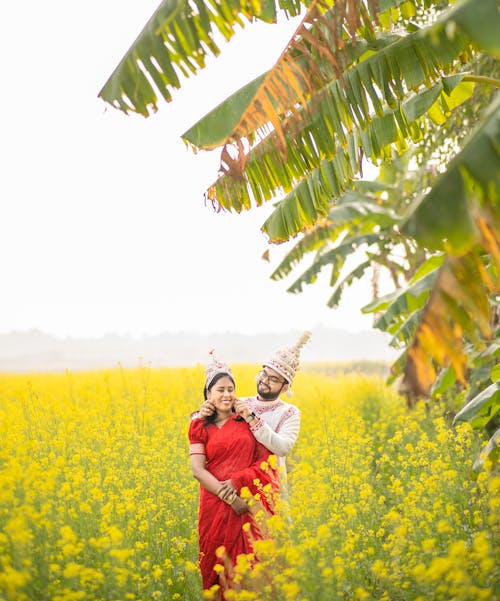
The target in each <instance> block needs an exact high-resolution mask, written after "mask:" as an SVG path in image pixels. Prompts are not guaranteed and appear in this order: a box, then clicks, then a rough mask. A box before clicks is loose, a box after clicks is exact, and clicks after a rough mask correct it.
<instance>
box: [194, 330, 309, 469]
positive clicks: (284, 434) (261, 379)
mask: <svg viewBox="0 0 500 601" xmlns="http://www.w3.org/2000/svg"><path fill="white" fill-rule="evenodd" d="M310 338H311V333H310V332H304V334H302V336H301V337H300V339H299V340H298V342H297V343H296V344H295V345H294V346H292V347H290V348H287V349H283V350H279V351H278V352H277V353H276V354H275V356H274V357H272V358H271V359H269V360H268V361H266V362H264V363H263V365H262V370H261V371H260V372H259V374H258V376H257V378H256V380H257V395H256V396H253V397H247V398H242V399H237V400H236V403H235V406H234V408H235V410H236V413H238V414H239V415H241V417H243V419H244V420H245V421H246V422H247V423H248V425H249V426H250V430H251V432H252V434H253V435H254V436H255V438H256V440H258V441H259V442H260V443H262V444H263V445H264V446H265V447H266V448H268V449H269V450H270V451H271V452H272V453H273V454H274V455H276V456H277V457H278V466H280V467H281V466H283V468H281V470H280V471H281V472H282V478H283V479H284V478H285V474H286V467H285V459H286V456H287V455H288V453H289V452H290V450H291V449H292V447H293V445H294V444H295V441H296V440H297V437H298V435H299V430H300V411H299V409H298V408H297V407H295V405H291V404H290V403H286V402H285V401H283V400H281V399H280V395H281V394H286V393H288V394H290V392H289V390H290V387H291V385H292V382H293V379H294V377H295V374H296V373H297V371H298V369H299V358H300V351H301V349H302V347H303V346H304V344H306V343H307V342H308V341H309V339H310ZM214 410H215V408H214V407H213V405H212V403H210V402H209V401H205V402H204V403H203V405H202V407H201V410H200V412H199V415H200V416H201V417H206V416H208V415H211V414H212V413H213V412H214Z"/></svg>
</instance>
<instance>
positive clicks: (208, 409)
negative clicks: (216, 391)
mask: <svg viewBox="0 0 500 601" xmlns="http://www.w3.org/2000/svg"><path fill="white" fill-rule="evenodd" d="M214 412H215V405H214V404H213V403H212V401H203V405H202V406H201V409H200V417H208V416H209V415H212V414H213V413H214Z"/></svg>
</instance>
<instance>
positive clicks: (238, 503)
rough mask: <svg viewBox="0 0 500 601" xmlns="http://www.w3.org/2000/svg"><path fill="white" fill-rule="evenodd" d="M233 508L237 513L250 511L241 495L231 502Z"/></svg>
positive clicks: (241, 513)
mask: <svg viewBox="0 0 500 601" xmlns="http://www.w3.org/2000/svg"><path fill="white" fill-rule="evenodd" d="M231 508H232V510H233V511H234V513H235V514H236V515H243V514H244V513H246V512H247V511H248V505H247V504H246V503H245V501H244V500H243V499H242V498H241V497H236V499H235V500H234V501H233V502H232V503H231Z"/></svg>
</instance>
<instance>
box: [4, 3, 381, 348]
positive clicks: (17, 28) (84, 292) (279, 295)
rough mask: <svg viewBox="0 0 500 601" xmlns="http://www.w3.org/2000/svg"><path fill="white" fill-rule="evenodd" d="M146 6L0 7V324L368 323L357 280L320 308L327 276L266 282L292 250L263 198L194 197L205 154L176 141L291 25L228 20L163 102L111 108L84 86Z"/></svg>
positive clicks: (125, 39) (85, 330) (213, 160)
mask: <svg viewBox="0 0 500 601" xmlns="http://www.w3.org/2000/svg"><path fill="white" fill-rule="evenodd" d="M157 4H158V2H157V0H154V1H151V0H135V1H131V0H106V1H105V2H103V1H102V0H88V1H87V2H85V3H79V4H78V5H77V4H75V3H73V2H68V1H67V0H64V1H62V0H51V1H50V2H49V3H41V2H39V1H33V0H27V1H25V2H22V3H19V2H4V3H2V5H1V7H0V52H1V56H2V59H1V60H2V66H1V68H2V75H3V77H2V79H3V82H2V89H3V93H2V94H1V95H0V161H1V163H0V164H1V174H0V228H1V229H0V256H1V263H0V264H1V274H2V277H1V281H2V286H1V295H2V298H1V301H0V305H1V311H0V332H10V331H14V330H16V331H19V330H21V331H25V330H30V329H38V330H41V331H44V332H47V333H50V334H52V335H55V336H59V337H68V336H70V337H71V336H78V337H96V336H102V335H104V334H107V333H117V334H123V335H125V334H128V335H132V336H137V337H140V336H143V335H150V334H159V333H162V332H172V333H176V332H182V331H191V332H200V333H203V334H209V333H212V332H214V333H215V332H217V333H221V332H226V331H231V332H237V333H243V334H254V333H263V332H284V331H288V330H290V329H310V328H314V327H317V326H320V325H324V326H327V327H330V328H341V329H344V330H348V331H352V332H356V331H360V330H366V329H370V328H371V324H372V318H371V316H369V315H362V314H361V312H360V307H362V306H363V305H364V304H366V302H368V300H369V298H370V297H369V284H368V281H363V282H361V283H360V284H357V285H356V284H355V285H354V286H352V287H351V288H350V289H349V290H348V291H347V292H346V294H345V296H344V299H343V302H342V303H341V306H340V307H339V308H337V309H335V310H332V309H329V308H328V307H327V306H326V301H327V299H328V298H329V296H330V294H331V292H332V291H331V289H330V288H329V281H328V279H329V274H328V273H326V272H325V273H324V274H322V275H321V276H320V278H319V280H318V281H317V282H316V283H315V284H314V285H312V286H307V287H306V288H305V289H304V292H303V293H302V294H298V295H292V294H289V293H287V292H286V288H287V287H288V286H289V285H290V284H291V283H292V282H293V280H294V278H293V276H292V277H290V278H288V279H286V280H284V281H282V282H274V281H272V280H270V277H269V276H270V274H271V273H272V271H273V268H274V267H275V266H276V265H277V264H278V262H279V260H280V259H281V258H282V257H283V256H284V254H285V253H286V252H287V251H288V250H290V248H291V245H290V244H285V245H281V246H270V245H268V243H267V241H266V238H265V237H264V235H263V234H262V233H261V232H260V226H261V225H262V223H263V222H264V221H265V219H266V218H267V216H268V215H269V214H270V212H271V210H272V206H271V204H270V203H268V205H267V206H263V207H259V208H258V209H253V210H252V211H250V212H246V213H242V214H240V215H237V214H233V213H215V212H214V211H213V210H212V208H211V207H210V206H205V204H204V200H203V193H204V191H205V190H206V188H207V187H208V186H209V185H210V184H211V183H212V181H214V180H215V179H216V176H217V169H218V165H219V154H218V152H217V151H211V152H200V153H197V154H195V153H193V152H192V151H191V150H189V149H187V148H186V146H185V145H184V143H183V142H182V140H181V138H180V136H181V134H182V133H183V132H184V131H186V130H187V129H188V128H189V127H190V126H191V125H193V124H194V123H195V122H196V121H197V120H198V119H199V118H201V117H202V116H203V115H204V114H206V113H207V112H208V111H209V110H211V109H212V108H213V107H214V106H216V105H217V104H218V103H219V102H221V101H222V100H224V99H225V98H226V97H227V96H228V95H229V94H231V93H232V92H233V91H235V90H236V89H238V88H239V87H241V86H242V85H244V84H245V83H247V82H248V81H250V80H251V79H253V78H254V77H256V76H257V75H259V74H260V73H262V72H263V71H264V70H265V69H267V68H269V67H270V66H271V65H272V64H273V63H274V62H275V60H276V59H277V57H278V56H279V54H280V53H281V51H282V49H283V47H284V46H285V44H286V42H287V41H288V39H289V38H290V36H291V33H292V32H293V30H294V29H295V26H296V23H294V22H284V23H283V24H282V25H280V26H277V27H276V26H270V25H264V24H258V23H257V24H252V25H251V26H249V27H248V28H246V29H245V30H240V31H238V32H237V34H236V36H235V37H234V38H233V39H232V40H231V41H230V42H229V44H227V45H226V46H225V47H224V49H223V52H222V54H221V56H219V57H218V58H217V59H213V60H211V61H210V64H209V66H208V67H207V68H206V69H205V70H203V71H202V72H200V73H199V74H198V75H197V76H195V77H194V78H190V79H189V80H187V81H186V82H185V83H184V85H183V88H182V89H181V90H179V91H178V92H177V93H175V94H174V100H173V102H171V103H169V104H167V103H162V104H160V109H159V111H158V112H157V113H156V114H155V115H153V116H151V117H150V118H148V119H145V118H143V117H141V116H137V115H131V116H126V115H124V114H122V113H121V112H119V111H117V110H115V109H113V108H111V107H109V106H107V105H105V103H104V102H103V101H102V100H100V99H99V98H98V97H97V95H98V93H99V90H100V89H101V87H102V86H103V85H104V83H105V82H106V80H107V78H108V77H109V75H110V74H111V73H112V71H113V69H114V68H115V67H116V65H117V64H118V62H119V60H120V59H121V58H122V56H123V55H124V54H125V52H126V51H127V49H128V48H129V47H130V45H131V44H132V42H133V41H134V39H135V38H136V36H137V35H138V34H139V32H140V30H141V28H142V27H143V26H144V24H145V23H146V21H147V20H148V18H149V17H150V16H151V14H152V13H153V11H154V10H155V8H156V6H157ZM266 249H269V250H270V263H268V262H265V261H263V260H262V259H261V256H262V254H263V253H264V251H265V250H266ZM309 262H310V259H306V260H305V261H303V263H301V264H300V268H302V269H303V270H305V269H306V268H307V267H308V265H309ZM300 273H301V271H296V272H295V276H296V277H298V275H300Z"/></svg>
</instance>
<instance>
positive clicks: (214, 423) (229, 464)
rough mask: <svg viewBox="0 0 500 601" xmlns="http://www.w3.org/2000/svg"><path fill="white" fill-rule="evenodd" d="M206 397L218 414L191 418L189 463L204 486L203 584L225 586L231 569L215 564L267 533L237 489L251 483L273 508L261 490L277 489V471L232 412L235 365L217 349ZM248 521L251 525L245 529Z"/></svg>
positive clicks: (232, 558)
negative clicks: (218, 354) (220, 550)
mask: <svg viewBox="0 0 500 601" xmlns="http://www.w3.org/2000/svg"><path fill="white" fill-rule="evenodd" d="M204 396H205V399H208V400H210V401H211V402H212V403H213V404H214V406H215V413H214V414H213V415H210V416H209V417H207V418H195V419H193V420H192V421H191V424H190V427H189V441H190V459H191V467H192V471H193V476H194V477H195V478H196V479H197V480H198V481H199V482H200V485H201V487H200V507H199V514H198V533H199V545H200V558H199V564H200V570H201V576H202V581H203V588H204V589H208V588H210V587H211V586H213V585H215V584H219V585H220V587H221V589H222V590H224V588H228V587H230V586H231V582H230V580H231V574H230V573H227V572H226V573H225V574H223V575H221V576H220V577H219V573H222V572H223V571H224V570H222V569H221V568H218V569H214V568H215V566H216V564H221V565H223V566H224V565H225V563H226V564H227V560H229V565H234V564H235V563H236V558H237V557H238V555H240V554H242V553H252V552H253V545H252V541H253V540H260V539H262V538H263V535H262V533H261V531H260V529H259V526H258V524H257V522H256V520H255V518H254V516H253V513H252V511H251V510H250V509H249V507H248V505H247V503H246V502H245V501H244V500H243V499H242V498H241V496H240V494H239V493H240V491H241V489H242V488H243V487H247V488H248V489H249V490H250V492H251V493H252V495H256V494H259V495H260V499H261V503H262V506H263V507H264V509H265V510H266V511H267V512H268V513H272V505H273V503H272V498H270V497H272V496H273V495H272V494H271V495H269V493H267V494H266V493H265V492H264V491H263V490H262V489H263V487H264V486H266V485H271V489H272V490H273V491H274V493H276V492H277V490H278V476H277V472H276V471H275V470H274V469H272V468H271V467H270V466H269V464H267V466H266V464H264V466H262V465H261V464H262V463H263V462H265V461H267V459H268V458H269V454H270V452H269V451H268V450H267V449H266V448H265V447H263V446H262V445H261V444H260V443H258V442H257V441H256V440H255V438H254V436H253V435H252V433H251V432H250V428H249V426H248V424H247V423H246V422H245V421H244V420H243V419H242V418H241V417H238V416H237V415H236V414H235V413H234V412H233V403H234V401H235V398H236V397H235V382H234V378H233V375H232V373H231V368H230V367H229V366H228V365H226V364H224V363H222V362H220V361H218V360H216V359H215V357H214V356H213V353H212V361H211V363H210V365H209V366H208V368H207V376H206V383H205V389H204ZM263 468H264V469H263ZM256 481H257V483H256ZM269 488H270V487H269V486H267V488H266V490H269ZM244 524H248V526H245V529H243V525H244ZM219 547H224V558H225V559H226V562H223V560H221V559H220V558H218V557H217V554H216V551H217V549H218V548H219ZM219 554H220V553H219ZM225 567H227V565H226V566H225Z"/></svg>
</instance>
